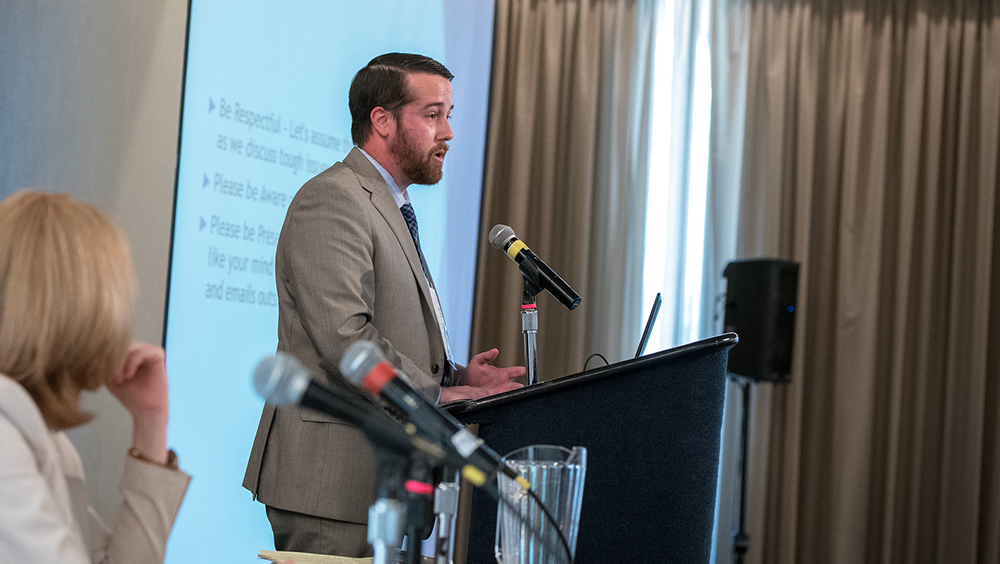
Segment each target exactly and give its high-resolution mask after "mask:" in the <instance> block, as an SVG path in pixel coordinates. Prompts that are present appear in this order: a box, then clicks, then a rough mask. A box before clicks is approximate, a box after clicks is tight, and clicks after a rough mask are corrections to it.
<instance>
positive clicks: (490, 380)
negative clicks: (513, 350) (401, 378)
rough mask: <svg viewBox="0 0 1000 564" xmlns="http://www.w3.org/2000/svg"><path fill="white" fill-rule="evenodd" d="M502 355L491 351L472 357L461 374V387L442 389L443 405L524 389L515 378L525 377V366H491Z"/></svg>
mask: <svg viewBox="0 0 1000 564" xmlns="http://www.w3.org/2000/svg"><path fill="white" fill-rule="evenodd" d="M498 354H500V351H498V350H497V349H490V350H488V351H486V352H481V353H479V354H477V355H476V356H474V357H472V360H471V361H469V365H468V366H466V367H465V369H464V370H462V371H461V372H459V382H461V383H462V385H461V386H451V387H448V388H441V399H440V402H441V403H447V402H450V401H455V400H462V399H479V398H483V397H486V396H492V395H494V394H499V393H502V392H509V391H510V390H516V389H518V388H520V387H522V384H518V383H517V382H513V381H512V380H514V379H515V378H520V377H521V376H524V374H525V372H526V371H525V369H524V367H523V366H512V367H510V368H499V367H496V366H493V365H492V364H490V363H491V362H493V359H495V358H496V357H497V355H498Z"/></svg>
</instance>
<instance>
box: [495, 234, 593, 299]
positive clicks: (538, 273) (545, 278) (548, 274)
mask: <svg viewBox="0 0 1000 564" xmlns="http://www.w3.org/2000/svg"><path fill="white" fill-rule="evenodd" d="M490 245H491V246H492V247H493V248H494V249H497V250H498V251H503V252H504V253H506V254H507V256H509V257H510V258H511V260H513V261H514V262H516V263H517V264H518V265H519V266H520V269H521V272H522V273H523V274H524V275H525V276H530V277H532V278H534V279H537V280H533V281H536V282H537V284H538V285H539V286H541V288H542V289H543V290H548V291H549V293H550V294H552V296H553V297H554V298H555V299H557V300H559V302H560V303H562V305H564V306H566V307H567V308H569V309H575V308H576V306H578V305H580V294H577V293H576V292H574V291H573V288H570V286H569V284H567V283H566V281H565V280H563V279H562V278H560V277H559V275H558V274H556V273H555V271H553V270H552V269H551V268H549V266H548V265H547V264H545V263H544V262H542V259H540V258H538V255H536V254H535V253H534V252H532V250H531V249H529V248H528V246H527V245H525V244H524V242H523V241H521V240H520V239H518V238H517V235H514V230H513V229H511V228H510V227H509V226H507V225H504V224H502V223H498V224H496V225H494V226H493V229H490Z"/></svg>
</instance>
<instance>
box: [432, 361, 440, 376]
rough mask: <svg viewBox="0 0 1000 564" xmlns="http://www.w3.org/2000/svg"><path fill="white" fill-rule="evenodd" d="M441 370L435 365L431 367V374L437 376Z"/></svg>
mask: <svg viewBox="0 0 1000 564" xmlns="http://www.w3.org/2000/svg"><path fill="white" fill-rule="evenodd" d="M440 370H441V367H440V366H438V365H437V363H434V364H432V365H431V374H437V373H438V372H439V371H440Z"/></svg>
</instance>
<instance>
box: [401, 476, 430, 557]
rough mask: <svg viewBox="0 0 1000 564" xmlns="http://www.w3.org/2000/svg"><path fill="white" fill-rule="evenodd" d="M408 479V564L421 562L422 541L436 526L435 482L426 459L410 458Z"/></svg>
mask: <svg viewBox="0 0 1000 564" xmlns="http://www.w3.org/2000/svg"><path fill="white" fill-rule="evenodd" d="M408 474H409V479H408V480H407V481H406V564H420V561H421V554H420V541H421V540H422V539H424V538H427V537H428V536H429V535H430V534H431V529H432V528H433V527H434V484H433V483H432V482H433V479H432V474H433V472H432V470H431V467H430V465H429V464H428V463H427V461H426V460H423V459H421V458H420V457H413V458H412V459H411V460H410V469H409V472H408Z"/></svg>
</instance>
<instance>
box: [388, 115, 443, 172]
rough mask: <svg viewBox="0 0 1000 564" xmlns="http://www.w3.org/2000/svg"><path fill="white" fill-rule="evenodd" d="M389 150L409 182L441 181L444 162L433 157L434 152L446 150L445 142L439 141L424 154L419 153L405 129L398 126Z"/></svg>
mask: <svg viewBox="0 0 1000 564" xmlns="http://www.w3.org/2000/svg"><path fill="white" fill-rule="evenodd" d="M390 150H391V151H392V153H393V154H394V155H395V156H396V159H397V160H398V162H399V167H400V169H402V171H403V174H405V175H406V178H408V179H409V180H410V182H412V183H414V184H437V183H438V182H440V181H441V175H442V170H441V169H442V168H443V164H444V163H442V162H439V161H438V160H437V159H435V158H434V153H437V152H439V151H447V150H448V144H447V143H439V144H438V145H435V146H434V148H433V149H431V150H430V151H428V152H427V153H426V154H421V153H420V150H419V149H417V147H416V144H415V143H414V142H413V138H411V137H410V135H409V133H407V131H406V129H403V128H400V129H399V135H397V136H396V139H395V140H394V141H393V143H392V146H391V147H390Z"/></svg>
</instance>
